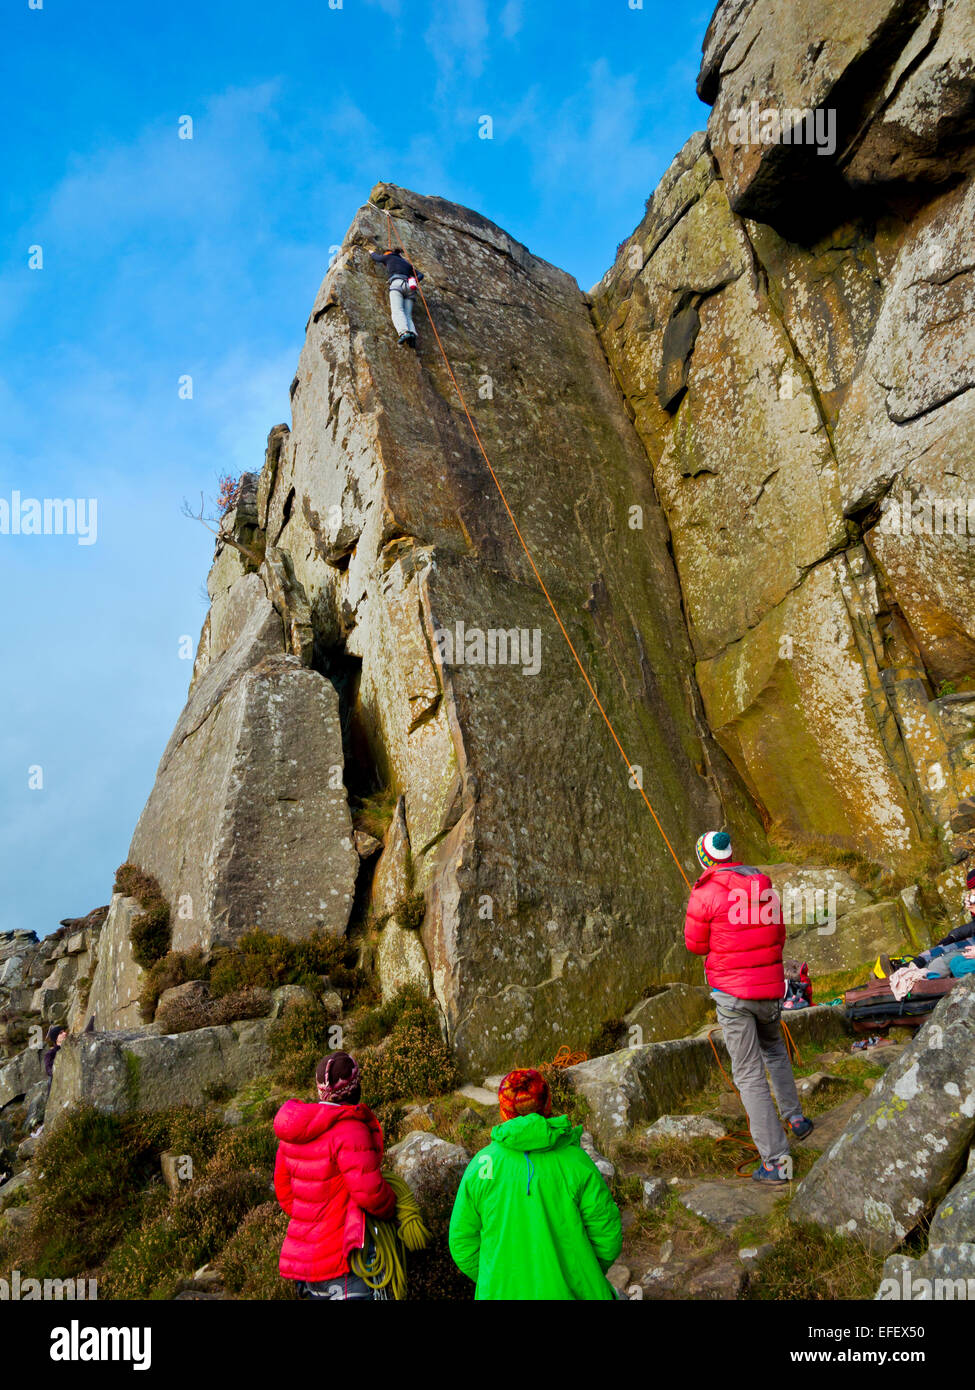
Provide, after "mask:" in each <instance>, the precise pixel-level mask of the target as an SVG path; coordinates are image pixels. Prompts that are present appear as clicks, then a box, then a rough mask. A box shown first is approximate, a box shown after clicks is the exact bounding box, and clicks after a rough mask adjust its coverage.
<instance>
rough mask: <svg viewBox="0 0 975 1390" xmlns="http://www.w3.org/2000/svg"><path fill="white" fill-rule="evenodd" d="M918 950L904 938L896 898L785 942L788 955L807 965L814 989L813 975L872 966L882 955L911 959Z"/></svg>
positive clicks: (803, 931) (805, 930)
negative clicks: (905, 956)
mask: <svg viewBox="0 0 975 1390" xmlns="http://www.w3.org/2000/svg"><path fill="white" fill-rule="evenodd" d="M918 949H920V948H919V947H917V946H915V944H914V942H913V941H912V940H911V938H910V937H909V936H908V933H907V927H906V923H905V918H904V911H903V908H902V906H901V903H900V901H899V899H897V898H891V899H887V900H886V901H884V902H879V903H870V904H869V905H868V906H866V907H857V908H854V909H853V911H852V912H846V913H844V914H843V915H842V916H840V917H837V918H836V920H835V921H828V922H826V923H825V924H824V925H822V926H812V927H804V928H802V929H800V930H797V931H794V932H793V933H792V934H790V935H789V937H788V940H787V942H786V951H787V952H788V954H789V955H791V956H795V957H796V958H797V959H799V960H804V961H806V962H807V963H808V965H809V969H810V972H811V974H812V977H813V988H814V989H815V983H816V976H817V975H826V974H831V973H833V972H834V971H839V970H851V969H854V968H855V967H856V966H858V965H867V964H869V965H872V964H873V963H874V961H875V960H876V959H877V957H878V956H879V955H880V953H881V952H882V951H885V952H886V953H887V954H888V955H890V956H899V955H914V954H915V952H916V951H917V950H918Z"/></svg>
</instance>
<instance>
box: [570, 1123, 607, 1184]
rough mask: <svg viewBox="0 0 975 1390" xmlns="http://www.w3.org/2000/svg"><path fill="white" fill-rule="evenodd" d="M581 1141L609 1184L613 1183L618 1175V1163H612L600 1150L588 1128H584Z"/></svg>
mask: <svg viewBox="0 0 975 1390" xmlns="http://www.w3.org/2000/svg"><path fill="white" fill-rule="evenodd" d="M579 1142H580V1144H581V1146H582V1149H583V1151H584V1152H585V1153H587V1154H588V1155H589V1157H590V1158H591V1159H592V1161H593V1163H595V1165H596V1167H597V1168H598V1169H599V1171H600V1173H601V1174H602V1175H603V1177H604V1178H605V1180H606V1182H607V1184H609V1183H612V1181H613V1179H614V1178H615V1177H616V1164H615V1163H612V1162H611V1161H610V1160H609V1159H608V1158H607V1157H606V1155H605V1154H601V1153H600V1152H599V1150H598V1149H597V1148H596V1145H595V1144H594V1143H593V1138H592V1135H591V1134H590V1133H589V1132H588V1130H583V1132H582V1135H581V1136H580V1140H579Z"/></svg>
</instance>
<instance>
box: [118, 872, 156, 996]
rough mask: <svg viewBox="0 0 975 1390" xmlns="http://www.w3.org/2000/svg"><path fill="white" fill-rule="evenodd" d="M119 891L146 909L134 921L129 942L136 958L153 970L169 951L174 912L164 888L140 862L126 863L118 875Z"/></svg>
mask: <svg viewBox="0 0 975 1390" xmlns="http://www.w3.org/2000/svg"><path fill="white" fill-rule="evenodd" d="M114 891H115V892H116V893H124V894H125V896H126V897H128V898H135V899H136V901H137V902H139V903H141V905H142V908H143V911H142V912H140V913H139V915H138V916H137V917H135V918H134V919H133V921H132V927H131V930H130V931H129V941H130V943H131V946H132V958H133V960H134V961H135V963H136V964H137V965H141V966H142V968H143V970H151V968H152V967H153V966H154V965H155V964H156V962H157V961H158V960H161V959H162V958H163V957H164V956H165V955H166V953H167V952H168V951H169V945H170V911H169V903H168V902H167V901H166V899H165V898H164V897H163V893H162V889H161V888H160V887H159V883H158V881H157V880H156V879H155V878H154V877H153V875H152V874H147V873H146V872H145V871H144V870H143V869H140V868H139V867H138V866H137V865H136V864H122V865H120V866H119V868H118V870H117V871H116V874H115V889H114Z"/></svg>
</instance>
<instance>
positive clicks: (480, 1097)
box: [457, 1086, 498, 1110]
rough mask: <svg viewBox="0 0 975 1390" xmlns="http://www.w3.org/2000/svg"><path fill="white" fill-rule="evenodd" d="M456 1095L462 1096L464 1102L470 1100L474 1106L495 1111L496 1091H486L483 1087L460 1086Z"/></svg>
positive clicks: (496, 1104) (496, 1102) (496, 1103)
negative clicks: (481, 1106)
mask: <svg viewBox="0 0 975 1390" xmlns="http://www.w3.org/2000/svg"><path fill="white" fill-rule="evenodd" d="M457 1095H459V1096H463V1097H464V1098H465V1100H472V1101H473V1102H474V1104H475V1105H483V1106H485V1107H486V1108H487V1109H489V1110H490V1109H497V1106H498V1093H497V1091H488V1090H487V1089H486V1088H485V1087H484V1086H461V1088H460V1090H459V1091H458V1092H457Z"/></svg>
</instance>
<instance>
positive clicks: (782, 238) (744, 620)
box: [591, 0, 975, 869]
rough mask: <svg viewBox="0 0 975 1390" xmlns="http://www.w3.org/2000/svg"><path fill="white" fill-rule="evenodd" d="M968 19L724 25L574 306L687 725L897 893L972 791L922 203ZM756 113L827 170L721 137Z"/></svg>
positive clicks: (940, 352)
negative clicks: (641, 479) (902, 192)
mask: <svg viewBox="0 0 975 1390" xmlns="http://www.w3.org/2000/svg"><path fill="white" fill-rule="evenodd" d="M970 11H971V7H970V6H969V5H959V6H947V7H938V11H937V13H934V12H932V11H929V10H928V7H927V6H926V5H911V4H909V3H896V2H895V3H891V2H890V0H878V3H876V4H868V5H866V6H860V7H858V8H857V9H856V10H855V11H852V10H849V9H847V10H845V11H844V12H843V13H842V14H837V13H836V12H835V7H827V6H823V5H821V4H818V3H812V0H807V2H806V3H800V4H796V5H788V6H785V5H780V4H778V3H777V0H753V2H752V3H742V0H736V2H735V3H725V4H722V5H720V6H719V7H718V10H717V11H716V13H715V16H714V18H713V20H712V23H711V27H710V28H709V30H708V34H707V37H706V39H705V44H704V59H703V64H702V69H701V78H700V81H699V91H700V92H701V94H702V96H704V98H705V99H706V100H708V101H710V102H712V103H713V106H714V110H713V112H712V115H711V119H710V121H709V123H708V130H707V134H706V136H695V137H692V139H691V140H689V141H688V143H687V145H686V146H685V147H684V149H683V150H682V151H681V153H680V155H678V157H677V158H676V159H675V161H674V163H673V165H672V166H671V168H670V170H668V172H667V174H666V175H665V177H664V179H663V180H662V181H661V184H660V187H659V188H658V189H657V191H656V192H655V193H654V195H653V197H652V199H651V200H650V201H649V203H648V207H647V214H646V216H645V218H644V219H643V221H642V222H641V224H640V226H639V227H638V228H637V229H636V231H635V232H634V233H633V234H632V236H631V237H630V238H629V239H628V241H627V242H625V243H624V244H623V246H622V247H621V248H620V251H619V252H618V254H617V259H616V263H615V265H614V266H613V267H612V269H611V270H610V271H609V272H608V273H607V275H606V276H605V277H604V278H603V280H602V281H601V282H600V284H599V285H598V286H596V287H595V289H594V290H593V291H592V296H591V298H592V309H593V316H594V319H595V322H596V324H597V327H598V329H599V332H600V336H601V339H602V342H603V345H604V347H605V349H606V353H607V356H608V358H609V361H610V363H611V365H612V367H613V370H614V372H615V373H616V376H617V380H618V381H619V383H620V386H621V388H622V390H623V392H624V394H625V396H626V398H627V404H628V407H629V409H630V410H631V412H632V415H633V418H634V421H635V424H636V427H637V429H638V431H639V433H640V435H641V438H642V439H643V441H644V444H645V446H646V449H647V453H648V455H649V456H650V459H651V462H652V467H653V477H654V482H655V485H656V488H657V491H658V493H659V495H660V498H661V501H662V503H663V505H664V509H665V512H666V514H667V520H668V523H669V526H670V529H671V533H672V539H673V551H674V556H675V560H676V562H677V567H678V572H679V576H680V581H681V587H682V591H683V595H684V601H685V608H686V612H687V617H688V625H689V630H690V636H691V640H692V643H693V646H694V650H695V656H696V659H697V665H696V672H697V678H698V682H699V685H700V689H701V694H702V697H703V701H704V707H705V711H706V715H707V720H708V724H709V726H710V728H711V730H712V731H713V733H714V735H715V736H716V738H717V739H718V741H719V742H720V744H721V745H722V747H723V748H724V749H725V751H726V752H727V753H728V755H729V757H730V758H731V760H732V762H733V763H734V764H735V766H736V768H737V769H738V771H739V773H740V775H741V777H742V779H743V781H744V782H745V784H746V785H747V787H748V788H749V790H750V792H751V793H752V795H753V797H754V799H755V801H756V803H757V804H758V806H759V807H760V808H761V812H762V815H763V818H764V819H765V821H766V823H767V824H771V825H773V826H775V827H777V828H779V829H781V830H782V831H784V832H785V833H786V835H787V836H788V838H789V839H791V840H792V841H793V842H796V843H800V844H801V843H803V842H806V843H807V844H809V845H810V847H812V846H814V845H815V844H817V843H822V842H824V841H825V842H828V843H831V844H832V845H834V846H837V847H842V848H845V849H851V850H854V851H856V852H858V853H860V854H862V855H864V856H866V857H868V858H873V859H879V860H880V861H882V862H884V863H886V864H888V865H891V866H897V867H899V868H901V869H906V868H908V867H910V866H911V865H914V864H916V863H918V862H919V861H920V858H921V856H922V855H928V854H930V842H931V839H932V837H933V836H934V835H935V834H936V833H937V834H940V835H941V836H942V837H945V838H946V837H947V834H948V827H947V817H948V814H949V813H950V810H951V806H952V805H953V804H954V803H955V802H957V800H958V799H959V798H961V797H963V796H965V795H967V794H968V793H969V791H970V789H971V786H972V779H973V776H975V771H973V766H972V763H973V759H972V745H971V737H970V730H969V731H963V730H961V729H960V728H959V727H958V721H957V720H955V719H954V718H953V713H954V712H953V711H952V710H951V709H950V708H949V707H948V705H947V702H946V697H945V696H944V695H942V694H941V691H940V687H941V685H942V682H945V681H948V682H956V681H958V680H960V679H962V678H966V677H970V676H971V675H972V673H973V670H975V653H973V651H972V640H973V638H972V634H973V629H975V623H973V613H972V610H971V593H972V587H973V586H972V574H971V565H972V559H971V539H970V534H969V530H970V528H969V526H968V524H967V511H968V501H969V497H970V496H972V495H973V487H972V484H973V481H975V480H973V477H972V462H971V460H972V457H973V448H972V443H973V439H972V431H973V423H972V422H973V419H975V415H973V411H975V404H973V402H975V396H973V394H972V392H971V391H970V390H969V387H970V386H971V384H972V378H971V371H972V368H971V363H972V361H973V352H972V345H973V339H975V315H973V294H972V288H971V287H972V273H973V267H975V243H973V241H972V237H973V232H972V226H973V218H972V210H973V209H972V196H973V194H972V188H973V185H972V183H971V181H970V180H967V181H966V180H964V179H963V180H962V182H961V183H959V184H958V186H956V187H950V186H949V185H947V184H945V182H944V180H945V176H946V173H947V172H948V169H949V166H950V169H951V170H952V171H953V175H954V177H955V179H956V181H957V177H958V172H959V171H960V170H961V171H964V170H965V169H966V168H967V167H968V165H967V156H965V155H964V154H963V147H966V142H967V141H968V140H969V137H970V134H971V131H970V116H971V99H972V92H973V91H975V88H973V86H972V77H971V66H972V65H971V63H970V62H968V63H967V64H966V62H965V61H964V60H963V59H962V58H960V57H958V56H957V55H956V56H954V57H949V56H948V54H947V50H946V49H945V47H944V45H945V43H946V42H947V36H948V34H949V32H952V33H953V32H956V31H958V32H961V30H962V29H964V28H965V26H966V25H967V24H969V23H970V18H971V15H970ZM966 16H967V17H966ZM885 84H886V85H885ZM922 86H923V90H924V92H925V94H926V95H925V97H924V103H926V104H925V113H924V117H923V120H922V119H921V116H920V115H919V114H918V111H915V115H914V116H912V117H911V118H910V120H909V121H908V124H907V125H905V124H904V123H903V120H902V118H901V116H895V111H896V110H901V111H902V112H903V110H904V109H906V104H907V103H908V92H909V91H912V92H914V96H913V97H912V98H910V100H911V101H912V102H914V103H915V104H916V103H919V102H921V97H920V96H919V95H918V93H919V92H920V91H921V90H922ZM963 93H967V95H963ZM753 101H754V102H755V103H757V106H758V107H759V108H760V110H761V111H775V112H779V113H781V112H783V111H785V110H786V109H788V108H802V107H805V106H810V107H813V106H816V105H817V104H819V105H820V106H822V107H830V108H834V109H835V114H836V117H837V120H838V122H839V131H840V137H839V139H838V143H837V147H836V149H835V150H833V151H832V152H831V153H828V154H823V153H817V151H816V149H815V148H812V149H810V148H808V147H803V146H801V145H797V144H791V143H790V144H787V143H785V142H775V141H772V140H770V139H765V140H764V141H763V140H762V139H759V140H757V141H749V140H746V141H744V142H742V141H740V140H739V139H737V137H734V138H733V135H732V126H733V118H734V112H735V111H737V110H738V109H739V108H743V107H745V108H747V107H749V106H750V103H752V102H753ZM898 103H900V105H898ZM854 116H856V120H854ZM868 117H869V119H868ZM904 119H907V118H904ZM908 126H910V128H911V129H908ZM922 127H923V130H925V131H927V132H928V133H927V135H924V140H923V141H922V142H921V144H919V143H918V141H917V140H915V139H914V136H913V135H912V134H911V130H913V131H914V134H918V132H922ZM854 128H855V138H854V136H853V134H851V132H852V131H853V130H854ZM922 133H923V132H922ZM924 141H927V143H926V144H924ZM898 142H899V143H898ZM922 144H923V146H924V151H926V153H923V152H922ZM881 165H883V167H882V168H881V167H880V166H881ZM858 170H859V172H857V171H858ZM868 170H869V172H866V171H868ZM907 179H909V180H910V181H911V184H912V198H911V201H910V202H908V201H906V200H905V199H904V198H902V197H901V196H899V194H896V188H895V184H896V181H897V180H907ZM867 180H869V182H870V184H871V188H872V194H871V199H870V201H867V199H866V196H865V195H864V194H863V191H862V188H861V185H862V184H863V183H864V182H865V181H867ZM898 186H899V185H898ZM854 189H856V192H854ZM895 194H896V196H895ZM884 197H886V201H884V200H883V198H884ZM748 217H762V218H764V219H765V220H764V221H762V222H760V221H751V220H747V218H748ZM770 223H771V224H774V225H769V224H770ZM790 238H791V239H790ZM912 508H913V520H912ZM946 514H947V515H948V522H947V523H945V522H944V517H945V515H946ZM905 517H907V519H908V524H907V525H906V526H905V525H904V524H903V522H904V519H905ZM919 517H920V518H921V520H920V521H919V520H918V518H919ZM924 518H927V519H928V524H927V525H925V524H924ZM959 523H960V524H959ZM972 523H973V525H975V509H973V517H972ZM950 698H951V696H950V695H949V696H947V699H950ZM926 846H927V848H926Z"/></svg>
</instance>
